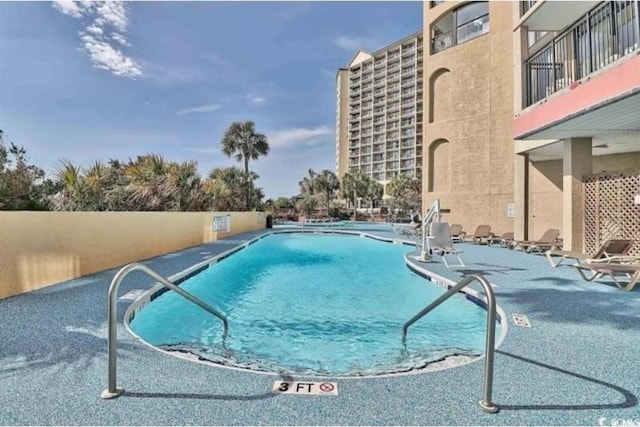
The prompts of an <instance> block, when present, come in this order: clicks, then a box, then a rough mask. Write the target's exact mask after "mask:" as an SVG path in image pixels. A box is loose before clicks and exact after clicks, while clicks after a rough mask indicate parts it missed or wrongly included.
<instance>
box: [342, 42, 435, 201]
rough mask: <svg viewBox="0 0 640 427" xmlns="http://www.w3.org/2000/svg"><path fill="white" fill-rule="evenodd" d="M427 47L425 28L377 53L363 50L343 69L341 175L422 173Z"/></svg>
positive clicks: (381, 177) (380, 177) (383, 179)
mask: <svg viewBox="0 0 640 427" xmlns="http://www.w3.org/2000/svg"><path fill="white" fill-rule="evenodd" d="M422 49H423V46H422V31H420V32H418V33H415V34H412V35H410V36H408V37H406V38H404V39H402V40H399V41H397V42H395V43H392V44H391V45H389V46H386V47H384V48H382V49H380V50H378V51H376V52H373V53H371V54H369V53H366V52H362V51H358V52H357V53H356V54H355V55H354V56H353V58H352V59H351V61H350V62H349V64H348V65H347V67H345V68H341V69H340V70H338V73H337V75H336V87H337V93H336V99H337V106H336V174H337V175H338V177H340V178H342V176H344V174H345V173H347V172H348V171H352V170H359V171H361V172H362V173H363V174H365V175H367V176H369V177H371V178H373V179H374V180H376V181H378V182H380V183H381V184H383V185H386V184H387V183H388V182H389V181H391V180H392V179H393V177H395V176H396V175H398V174H399V173H403V174H405V175H407V176H409V177H417V178H420V177H421V176H422V174H421V171H422V113H423V111H422V72H423V70H422V69H423V58H422ZM385 193H386V188H385Z"/></svg>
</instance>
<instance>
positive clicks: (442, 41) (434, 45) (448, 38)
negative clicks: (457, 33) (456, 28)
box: [431, 31, 453, 53]
mask: <svg viewBox="0 0 640 427" xmlns="http://www.w3.org/2000/svg"><path fill="white" fill-rule="evenodd" d="M451 46H453V31H448V32H446V33H443V34H440V35H437V36H435V37H434V38H433V39H432V40H431V51H432V52H433V53H438V52H440V51H443V50H445V49H449V48H450V47H451Z"/></svg>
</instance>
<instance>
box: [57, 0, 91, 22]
mask: <svg viewBox="0 0 640 427" xmlns="http://www.w3.org/2000/svg"><path fill="white" fill-rule="evenodd" d="M53 7H54V8H56V9H57V10H59V11H60V12H62V13H64V14H65V15H69V16H73V17H74V18H82V12H83V9H84V8H83V7H81V6H80V5H78V3H77V2H74V1H68V0H53Z"/></svg>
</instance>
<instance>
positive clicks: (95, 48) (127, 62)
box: [53, 0, 143, 77]
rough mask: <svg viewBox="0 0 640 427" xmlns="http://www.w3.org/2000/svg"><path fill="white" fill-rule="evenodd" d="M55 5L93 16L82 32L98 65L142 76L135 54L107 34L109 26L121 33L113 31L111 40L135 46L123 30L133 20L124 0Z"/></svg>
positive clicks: (57, 0)
mask: <svg viewBox="0 0 640 427" xmlns="http://www.w3.org/2000/svg"><path fill="white" fill-rule="evenodd" d="M53 7H54V8H56V9H57V10H59V11H60V12H62V13H64V14H65V15H69V16H72V17H74V18H77V19H82V20H83V21H84V20H85V19H87V20H88V19H92V20H93V22H92V23H91V24H87V25H86V27H85V31H84V32H83V31H81V32H80V36H81V37H80V39H81V40H82V42H83V47H84V50H85V52H87V54H88V55H89V59H91V62H92V63H93V65H94V67H96V68H100V69H103V70H108V71H111V72H112V73H113V74H115V75H117V76H125V77H140V76H142V75H143V73H142V67H141V66H140V65H139V64H138V63H137V62H136V61H135V60H133V59H132V58H131V57H129V56H128V55H126V54H125V53H123V52H122V51H121V50H120V49H118V48H117V47H115V46H113V45H112V42H111V41H110V39H109V38H108V37H106V36H105V33H106V27H112V29H115V30H117V31H118V32H112V33H111V40H113V41H115V42H117V43H119V44H120V45H121V46H124V47H129V46H131V45H130V44H129V42H127V40H126V38H125V37H124V35H123V34H122V33H124V32H125V31H126V30H127V25H128V23H129V18H128V9H127V7H126V5H125V3H124V2H123V1H117V0H114V1H93V0H80V1H67V0H54V3H53Z"/></svg>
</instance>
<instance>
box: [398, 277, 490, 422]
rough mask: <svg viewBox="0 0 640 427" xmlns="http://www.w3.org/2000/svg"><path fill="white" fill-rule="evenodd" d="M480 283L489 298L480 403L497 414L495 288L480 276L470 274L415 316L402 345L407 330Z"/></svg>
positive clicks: (405, 343) (484, 409) (488, 410)
mask: <svg viewBox="0 0 640 427" xmlns="http://www.w3.org/2000/svg"><path fill="white" fill-rule="evenodd" d="M476 280H477V281H478V282H480V284H481V285H482V287H483V288H484V292H485V294H486V297H487V339H486V349H485V361H484V394H483V397H482V400H480V401H479V402H478V404H479V405H480V407H481V408H482V410H483V411H485V412H489V413H496V412H498V411H499V410H500V408H499V407H498V405H496V404H495V403H493V402H492V401H491V391H492V387H493V358H494V353H495V335H496V297H495V294H494V292H493V288H492V287H491V285H490V284H489V282H488V281H487V279H485V278H484V277H482V276H481V275H480V274H469V275H467V276H465V277H463V278H462V280H460V281H459V282H458V283H456V284H455V285H454V286H453V287H452V288H450V289H449V290H448V291H447V292H445V293H444V294H442V295H441V296H440V297H438V298H437V299H436V300H435V301H433V302H432V303H431V304H429V305H428V306H426V307H425V308H424V309H422V310H421V311H420V312H419V313H418V314H416V315H415V316H413V317H412V318H411V319H410V320H409V321H408V322H407V323H405V324H404V326H403V327H402V344H403V346H404V347H405V349H406V346H407V329H408V328H409V326H411V325H413V324H414V323H415V322H416V321H418V320H419V319H420V318H422V317H423V316H425V315H426V314H428V313H429V312H430V311H432V310H433V309H435V308H436V307H437V306H439V305H440V304H442V303H443V302H445V301H446V300H448V299H449V298H450V297H451V296H453V295H455V294H456V293H458V292H459V291H460V290H461V289H462V288H464V287H466V286H468V285H470V284H471V283H472V282H474V281H476Z"/></svg>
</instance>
